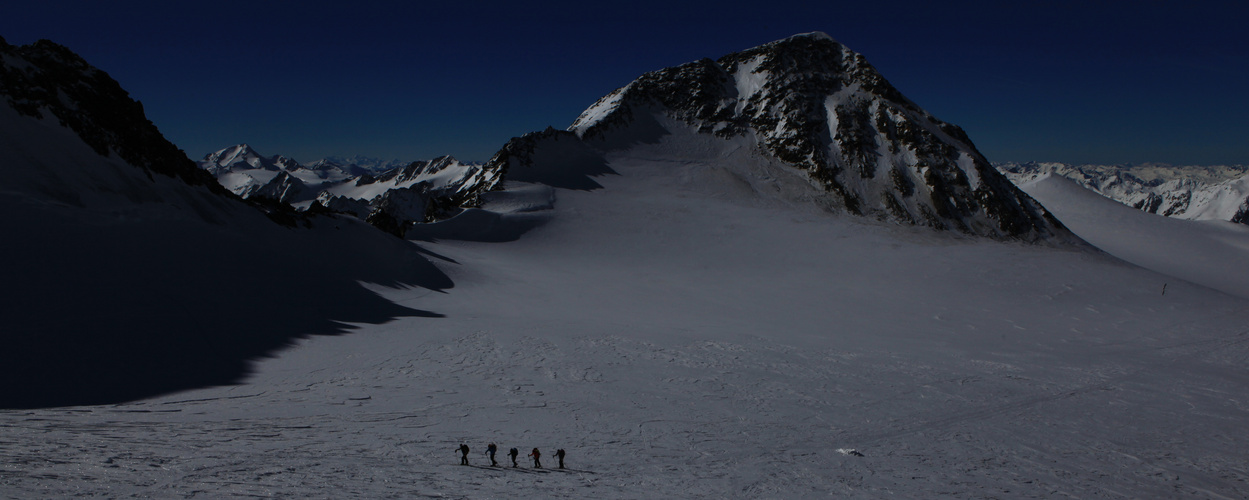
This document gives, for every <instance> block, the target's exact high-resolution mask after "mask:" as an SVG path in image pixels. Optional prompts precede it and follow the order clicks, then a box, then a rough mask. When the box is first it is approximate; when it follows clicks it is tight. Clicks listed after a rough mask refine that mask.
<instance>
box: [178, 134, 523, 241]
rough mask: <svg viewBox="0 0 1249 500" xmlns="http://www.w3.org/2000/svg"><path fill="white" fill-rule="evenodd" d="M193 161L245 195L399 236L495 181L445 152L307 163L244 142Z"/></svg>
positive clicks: (467, 202) (472, 201) (468, 203)
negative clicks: (344, 217)
mask: <svg viewBox="0 0 1249 500" xmlns="http://www.w3.org/2000/svg"><path fill="white" fill-rule="evenodd" d="M199 166H200V168H202V169H204V170H206V171H207V172H208V173H210V174H212V175H213V176H214V177H216V178H217V182H219V183H220V184H221V185H222V186H224V187H225V188H226V189H229V190H230V191H231V192H233V193H234V194H237V195H239V196H240V197H242V198H244V199H249V198H265V199H269V200H274V201H277V202H280V203H283V204H287V205H290V206H292V207H295V208H298V209H301V210H310V209H311V210H313V211H316V210H318V209H328V210H331V211H335V212H343V213H349V214H352V215H355V216H356V217H359V218H361V219H364V220H366V221H368V222H369V223H371V224H373V225H374V226H377V227H379V228H381V229H383V230H385V231H387V232H389V233H392V234H395V235H397V236H400V237H402V236H403V235H404V233H405V232H406V230H407V229H408V228H409V227H411V226H412V225H413V224H417V223H423V222H432V221H435V220H441V219H445V218H448V217H451V216H454V215H456V214H458V213H459V211H460V210H461V209H463V208H464V207H472V206H476V205H477V204H478V200H477V196H478V195H480V194H481V193H483V192H485V191H488V190H490V189H491V188H493V187H494V186H495V185H496V184H497V183H498V181H499V176H498V173H497V172H496V171H494V170H491V169H485V168H483V167H482V165H479V164H467V163H461V162H460V161H458V160H456V159H455V158H452V157H450V156H443V157H439V158H435V159H433V160H429V161H414V162H411V163H402V162H399V161H398V160H390V161H382V160H376V159H372V158H367V157H359V156H355V157H351V158H346V159H343V158H337V157H330V158H324V159H321V160H317V161H315V162H313V163H311V164H309V165H306V166H305V165H302V164H300V163H299V162H297V161H295V160H294V159H291V158H289V157H286V156H282V155H274V156H264V155H262V154H260V153H258V152H256V150H255V149H252V147H251V146H249V145H247V144H239V145H236V146H231V147H228V148H224V149H221V150H219V151H216V152H214V153H211V154H209V155H207V156H205V157H204V159H203V160H201V161H200V162H199ZM314 205H316V206H317V207H315V208H314Z"/></svg>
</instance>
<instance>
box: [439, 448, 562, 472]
mask: <svg viewBox="0 0 1249 500" xmlns="http://www.w3.org/2000/svg"><path fill="white" fill-rule="evenodd" d="M456 450H457V451H459V452H460V465H468V445H467V444H463V443H461V444H460V447H459V448H456ZM498 451H499V447H498V446H495V445H494V443H490V446H487V447H486V456H488V457H490V466H491V467H498V466H499V462H496V461H495V459H494V454H495V453H497V452H498ZM507 455H508V456H509V457H511V458H512V467H519V466H520V464H517V463H516V457H518V456H520V450H517V449H516V448H512V449H511V450H509V451H508V452H507ZM529 456H530V457H533V467H534V468H535V469H541V468H542V452H540V451H538V449H537V448H534V449H533V452H531V453H530V454H529ZM555 458H558V459H559V468H561V469H563V468H564V449H563V448H560V449H558V450H555Z"/></svg>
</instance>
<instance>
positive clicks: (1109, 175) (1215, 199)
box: [996, 162, 1249, 224]
mask: <svg viewBox="0 0 1249 500" xmlns="http://www.w3.org/2000/svg"><path fill="white" fill-rule="evenodd" d="M996 166H997V168H998V170H1000V171H1001V172H1002V173H1003V174H1006V176H1007V177H1008V178H1010V179H1011V180H1012V181H1013V182H1015V183H1016V184H1024V183H1027V182H1032V181H1034V180H1036V179H1038V178H1040V177H1042V176H1046V175H1057V176H1061V177H1066V178H1068V179H1071V180H1073V181H1075V182H1076V183H1078V184H1080V185H1081V186H1084V187H1085V188H1088V189H1090V190H1093V191H1095V192H1097V193H1098V194H1101V195H1102V196H1105V197H1107V198H1110V199H1112V200H1115V201H1118V202H1120V203H1123V204H1124V205H1128V206H1131V207H1134V208H1138V209H1140V210H1144V211H1146V212H1149V213H1153V214H1158V215H1165V216H1167V217H1175V218H1177V219H1190V220H1225V221H1232V222H1236V223H1240V224H1249V166H1246V165H1220V166H1172V165H1167V164H1162V163H1146V164H1139V165H1070V164H1066V163H1037V162H1031V163H1001V164H998V165H996Z"/></svg>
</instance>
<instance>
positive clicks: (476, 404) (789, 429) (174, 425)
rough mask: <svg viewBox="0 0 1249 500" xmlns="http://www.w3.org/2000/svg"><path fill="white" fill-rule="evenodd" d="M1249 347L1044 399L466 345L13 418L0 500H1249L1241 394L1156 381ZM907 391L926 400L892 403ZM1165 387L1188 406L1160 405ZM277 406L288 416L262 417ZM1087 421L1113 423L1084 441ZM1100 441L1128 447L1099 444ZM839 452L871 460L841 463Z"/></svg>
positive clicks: (1142, 367)
mask: <svg viewBox="0 0 1249 500" xmlns="http://www.w3.org/2000/svg"><path fill="white" fill-rule="evenodd" d="M1247 341H1249V337H1246V335H1245V333H1244V332H1241V333H1238V334H1231V335H1228V336H1223V337H1219V338H1211V339H1205V340H1201V341H1193V342H1181V343H1176V344H1173V345H1165V346H1158V347H1154V348H1152V349H1150V350H1149V354H1150V357H1149V358H1148V359H1146V360H1145V361H1143V362H1129V361H1128V358H1127V357H1125V356H1121V355H1120V354H1115V353H1112V354H1106V355H1104V356H1103V357H1106V358H1109V359H1107V360H1105V362H1104V363H1095V364H1093V365H1092V366H1090V368H1089V369H1085V370H1073V373H1071V374H1069V376H1067V377H1064V378H1062V379H1052V380H1034V379H1030V378H1027V377H1025V376H1021V375H1019V373H1018V372H1019V370H1018V369H1013V368H1012V367H1010V366H1009V365H1003V364H997V365H995V364H993V363H984V362H977V361H975V360H966V362H962V363H958V364H952V365H949V366H934V365H931V364H926V363H919V362H913V361H912V360H908V359H906V358H905V357H900V356H899V355H898V354H896V353H886V352H855V353H847V352H840V351H836V350H826V351H822V352H812V351H810V350H799V349H796V348H792V347H787V346H784V345H779V344H775V343H772V342H769V341H767V340H766V339H756V340H755V341H754V342H753V343H749V344H734V343H728V342H718V341H714V342H713V341H699V342H694V343H690V344H687V345H678V346H671V347H661V346H658V345H655V344H652V343H648V342H644V341H639V340H631V339H625V338H621V337H615V336H607V337H595V338H591V337H583V338H578V339H575V341H574V342H572V343H571V344H570V345H565V346H560V345H557V344H555V343H553V342H549V341H544V340H540V339H536V338H532V337H523V338H520V339H519V340H516V341H515V342H514V343H505V342H502V341H500V340H499V339H497V338H495V336H494V335H492V334H490V333H489V332H471V333H466V334H463V335H462V336H459V337H456V338H452V339H450V340H449V341H447V342H425V343H422V344H420V345H418V346H415V349H413V351H412V352H411V353H404V355H403V356H394V357H387V358H383V359H381V360H380V362H376V363H366V364H364V365H362V368H361V369H362V370H367V371H360V372H354V373H352V372H347V373H342V374H341V375H343V376H339V377H334V378H331V379H326V380H322V381H318V382H316V383H313V384H308V385H304V386H296V385H293V384H294V382H296V381H295V380H289V381H287V382H289V383H291V384H292V385H282V384H278V386H277V387H266V388H265V389H266V390H265V391H264V392H258V391H256V388H255V387H249V386H246V385H245V386H239V387H234V388H220V389H216V390H215V391H218V392H219V393H220V394H221V395H220V397H215V398H197V399H190V400H187V399H185V398H177V397H170V398H166V400H159V399H158V400H151V401H146V402H138V403H133V404H124V405H117V406H112V407H90V408H65V409H49V410H35V411H5V412H3V413H0V454H2V455H3V456H4V463H3V467H0V490H3V491H4V492H5V494H6V495H7V496H15V497H27V496H40V497H49V496H70V495H108V496H114V495H118V496H122V495H137V496H158V497H193V496H196V495H205V494H209V495H212V496H260V497H268V496H278V495H280V496H306V497H317V498H329V497H342V496H352V497H365V496H367V497H405V498H406V497H417V498H444V497H456V498H467V497H474V498H476V497H482V496H484V497H487V498H501V497H504V496H509V495H510V494H512V493H519V492H523V493H524V494H525V495H530V496H535V495H536V496H538V497H545V498H586V497H591V496H593V497H609V498H615V497H644V496H650V495H651V494H653V493H654V492H658V491H671V492H673V494H674V495H675V496H688V497H709V498H710V497H781V496H786V497H792V496H825V495H829V494H833V495H849V496H854V497H862V498H867V497H879V496H883V495H888V494H897V493H903V494H904V496H905V492H915V491H924V492H927V494H925V495H924V496H926V497H930V498H992V497H1012V498H1029V497H1044V498H1056V497H1059V498H1061V497H1081V498H1085V497H1104V498H1117V497H1133V496H1137V494H1139V492H1141V491H1151V492H1160V491H1166V492H1169V493H1168V495H1169V496H1175V497H1195V498H1219V497H1220V496H1222V497H1227V498H1244V497H1245V496H1246V495H1249V488H1247V487H1246V480H1249V473H1247V472H1246V470H1245V469H1246V468H1245V467H1244V465H1243V452H1242V451H1241V450H1243V449H1244V446H1245V444H1246V443H1245V438H1244V436H1243V434H1241V433H1232V432H1223V433H1214V434H1210V433H1209V432H1208V430H1209V429H1218V428H1226V426H1219V425H1214V424H1217V423H1218V422H1212V423H1211V422H1209V421H1220V420H1228V419H1233V418H1239V417H1236V416H1235V415H1231V414H1229V410H1228V408H1227V405H1228V400H1229V399H1228V398H1229V397H1232V396H1234V399H1236V400H1237V401H1240V402H1244V401H1249V395H1246V394H1245V391H1244V389H1243V388H1242V387H1239V386H1237V385H1235V384H1230V383H1229V382H1228V381H1220V380H1218V379H1217V378H1211V379H1209V380H1206V379H1202V378H1201V377H1200V376H1199V375H1197V376H1195V377H1193V378H1191V379H1190V380H1188V381H1184V382H1175V383H1174V384H1179V383H1183V384H1184V387H1173V386H1169V385H1168V382H1167V381H1159V380H1155V379H1151V378H1150V375H1149V374H1150V370H1151V367H1156V366H1158V365H1165V364H1167V363H1174V362H1177V361H1180V360H1184V359H1189V358H1202V359H1204V360H1205V361H1206V362H1214V363H1242V364H1243V362H1244V361H1245V359H1246V358H1247V357H1249V356H1247V354H1246V342H1247ZM1125 352H1128V354H1130V355H1131V356H1139V355H1140V353H1139V352H1135V351H1125ZM746 353H749V354H750V355H749V356H746V355H744V354H746ZM583 359H596V360H612V362H610V363H607V364H606V365H603V364H599V365H597V366H591V365H589V364H587V363H585V362H582V361H579V360H583ZM900 376H903V377H907V378H909V379H911V380H914V381H915V383H914V384H910V385H909V386H907V387H894V386H893V382H895V381H897V380H900V379H899V377H900ZM1194 382H1201V385H1193V383H1194ZM1160 384H1161V385H1162V386H1164V387H1163V388H1164V389H1166V393H1167V394H1177V395H1179V401H1163V402H1162V403H1159V402H1158V399H1157V397H1156V395H1155V394H1153V392H1154V391H1157V390H1158V389H1159V387H1158V386H1159V385H1160ZM483 385H484V386H486V387H488V388H489V390H487V391H483V390H482V389H481V387H482V386H483ZM622 388H624V389H625V390H623V391H622V390H621V389H622ZM628 388H634V389H633V390H628ZM637 388H647V389H645V390H638V389H637ZM375 390H377V391H382V392H389V393H392V394H394V393H400V394H404V395H405V397H406V398H407V401H409V402H411V409H410V410H405V411H395V410H392V409H388V408H387V406H391V405H388V404H386V403H383V402H378V401H375V400H374V399H372V398H371V396H370V395H369V394H370V393H371V392H373V391H375ZM240 392H242V393H246V394H241V395H240V394H235V393H240ZM483 394H488V395H490V397H489V398H487V399H482V397H481V396H482V395H483ZM917 399H923V400H924V403H923V405H922V406H916V405H915V404H914V401H915V400H917ZM1164 399H1166V398H1164ZM1160 404H1161V405H1164V406H1166V407H1165V408H1162V409H1158V408H1157V407H1158V406H1159V405H1160ZM1238 404H1239V403H1238ZM1143 406H1150V407H1153V409H1151V412H1153V413H1155V416H1154V418H1157V415H1156V414H1157V413H1159V411H1161V412H1162V414H1164V415H1165V416H1166V417H1167V418H1169V419H1170V421H1171V422H1170V423H1172V424H1173V426H1174V429H1175V432H1174V434H1171V435H1166V436H1159V435H1155V434H1153V433H1152V431H1151V429H1148V428H1145V429H1138V428H1135V427H1134V426H1133V425H1132V414H1133V412H1134V411H1136V410H1137V409H1139V408H1140V407H1143ZM292 407H295V408H298V409H299V411H296V412H290V411H289V408H292ZM726 407H732V408H734V411H733V412H726V411H723V410H724V408H726ZM269 408H287V409H288V410H286V411H285V413H286V414H285V415H282V414H272V415H270V414H266V413H267V411H268V409H269ZM622 408H623V410H622ZM655 408H664V410H663V411H661V412H660V411H655ZM1233 410H1235V411H1237V412H1244V411H1245V408H1244V406H1243V405H1242V406H1240V407H1237V408H1234V409H1233ZM622 412H623V413H622ZM291 413H296V414H293V415H292V414H291ZM1233 413H1234V412H1233ZM655 415H669V416H670V417H666V418H653V417H654V416H655ZM733 415H736V416H733ZM1063 415H1080V416H1081V418H1076V419H1067V418H1062V416H1063ZM225 417H228V418H225ZM1090 419H1091V420H1094V421H1100V420H1107V421H1108V422H1099V425H1097V426H1095V429H1097V430H1098V431H1099V432H1098V433H1090V432H1087V431H1088V429H1087V428H1086V427H1087V422H1088V421H1089V420H1090ZM1116 421H1117V422H1116ZM1080 422H1085V423H1084V424H1081V423H1080ZM1206 423H1210V424H1211V425H1205V424H1206ZM1107 429H1114V432H1112V433H1110V434H1102V433H1104V432H1105V431H1106V430H1107ZM1187 429H1193V431H1192V432H1188V431H1187ZM1193 432H1196V433H1200V435H1193ZM1142 433H1144V434H1145V435H1140V434H1142ZM488 440H494V441H496V442H498V443H499V444H500V447H501V450H500V464H503V465H507V464H508V462H507V459H506V457H505V456H504V455H505V453H506V450H507V448H509V447H512V446H516V447H517V448H520V449H521V450H522V452H521V457H520V461H521V463H522V466H523V468H520V469H511V468H510V467H504V468H498V469H495V468H490V467H482V466H484V465H486V464H487V463H488V461H487V459H486V458H485V457H484V456H482V455H481V452H482V450H484V447H485V446H484V445H485V442H486V441H488ZM461 441H464V442H468V443H469V444H470V446H472V447H473V452H472V453H471V454H470V459H471V460H472V461H473V462H474V463H475V464H476V465H477V466H475V467H462V466H459V465H458V454H457V453H456V452H455V450H454V448H455V447H456V446H458V444H459V443H460V442H461ZM1142 443H1156V446H1150V445H1144V444H1142ZM533 446H538V447H540V448H542V449H543V450H544V451H543V452H544V455H545V456H544V458H546V459H547V461H548V462H547V463H546V464H544V465H546V466H547V467H548V468H549V467H551V466H553V465H554V463H555V458H554V456H553V455H554V449H555V448H556V447H563V448H566V449H569V450H570V454H569V457H568V462H569V465H570V467H573V468H574V469H576V470H573V471H564V472H558V473H555V472H552V471H551V470H550V469H546V470H544V471H538V470H534V469H531V468H529V467H528V465H529V462H527V461H526V457H525V455H527V454H528V450H529V448H532V447H533ZM840 447H848V448H854V449H857V450H859V451H860V452H862V453H863V454H864V456H863V457H856V456H852V455H843V454H839V453H836V452H835V451H834V450H835V449H836V448H840ZM936 471H941V473H940V474H935V473H934V472H936ZM675 485H687V486H688V487H689V489H686V490H673V488H674V486H675Z"/></svg>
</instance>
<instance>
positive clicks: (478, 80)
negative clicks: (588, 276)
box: [0, 1, 1249, 165]
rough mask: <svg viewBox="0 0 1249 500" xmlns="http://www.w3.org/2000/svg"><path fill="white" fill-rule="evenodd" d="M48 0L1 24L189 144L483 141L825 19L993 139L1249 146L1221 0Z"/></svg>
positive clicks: (332, 148) (1102, 155)
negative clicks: (649, 77) (61, 52)
mask: <svg viewBox="0 0 1249 500" xmlns="http://www.w3.org/2000/svg"><path fill="white" fill-rule="evenodd" d="M1015 3H1019V4H1021V5H1011V6H1005V7H1003V6H1000V5H999V3H998V2H947V3H941V5H936V4H937V3H936V2H876V3H872V5H870V6H867V5H863V4H862V3H846V4H842V3H840V2H821V3H819V4H818V5H811V3H809V2H779V3H778V2H769V3H767V4H766V5H764V4H763V3H762V2H733V1H725V2H714V3H709V2H708V3H693V4H689V3H686V4H682V3H676V2H632V3H628V4H618V5H608V4H598V3H592V2H586V3H572V2H547V3H543V2H535V3H507V4H496V3H489V2H476V3H475V2H460V3H458V4H455V5H426V4H423V3H420V2H354V3H352V2H333V3H330V2H267V3H260V4H258V5H259V6H258V5H257V4H253V3H242V2H232V1H225V2H214V3H211V4H198V3H197V4H191V3H187V2H171V3H163V2H160V3H158V2H128V3H125V2H123V3H111V2H55V1H54V2H42V3H39V4H38V5H25V6H18V7H6V9H5V10H6V11H8V12H7V13H6V15H5V16H0V36H3V37H5V38H6V40H7V41H8V42H9V43H11V44H25V43H30V42H33V41H34V40H36V39H40V38H46V39H50V40H52V41H55V42H57V43H60V44H62V45H65V46H67V47H69V48H70V49H71V50H73V51H75V52H77V53H79V54H81V55H82V56H83V57H84V58H86V59H87V61H88V62H90V63H91V64H93V65H95V66H97V67H99V68H101V69H103V70H105V71H107V72H108V73H109V74H110V75H112V76H113V78H115V79H117V80H118V81H119V82H120V83H121V85H122V86H123V87H124V88H125V89H127V90H128V91H129V92H130V94H131V96H133V97H134V98H135V99H138V100H140V101H142V102H143V104H144V107H145V109H146V110H147V113H148V117H149V118H150V119H151V120H152V121H153V122H154V123H155V124H156V125H157V126H158V127H159V128H160V129H161V131H162V132H163V133H164V134H165V135H166V137H168V138H169V139H170V140H171V141H173V142H174V143H175V144H177V145H178V146H179V147H181V148H183V149H184V150H185V151H186V152H187V154H188V155H189V156H190V157H192V158H193V159H199V158H200V157H202V156H203V155H205V154H207V153H209V152H212V151H215V150H217V149H220V148H223V147H226V146H230V145H233V144H237V143H242V142H246V143H248V144H251V145H252V146H253V147H255V148H256V149H257V150H258V151H259V152H261V153H262V154H266V155H273V154H284V155H287V156H291V157H293V158H296V159H297V160H299V161H302V162H310V161H313V160H316V159H318V158H321V157H324V156H330V155H340V156H350V155H365V156H373V157H381V158H399V159H403V160H415V159H428V158H432V157H435V156H440V155H444V154H451V155H453V156H456V157H457V158H460V159H462V160H468V161H481V160H486V159H488V158H489V157H490V156H491V155H492V154H493V153H494V152H495V151H497V149H498V148H499V147H500V146H502V145H503V144H504V143H505V142H506V141H507V140H508V139H509V138H511V137H513V136H518V135H521V134H524V133H526V132H530V131H535V130H541V129H543V128H546V127H547V126H554V127H556V128H565V127H567V126H568V125H569V124H571V123H572V121H573V120H574V119H575V118H576V117H577V115H578V114H579V113H580V112H581V111H582V110H584V109H585V108H587V107H589V106H590V105H591V104H593V103H594V102H595V100H597V99H598V98H599V97H601V96H603V95H604V94H607V93H608V92H611V91H612V90H614V89H616V88H617V87H620V86H623V85H625V84H627V83H629V82H630V81H632V80H633V79H634V78H636V77H637V76H639V75H641V74H642V73H645V72H647V71H652V70H656V69H660V68H663V67H667V66H672V65H676V64H681V63H684V62H689V61H693V60H696V59H700V58H703V57H711V58H717V57H719V56H722V55H724V54H727V53H730V52H735V51H739V50H742V49H746V48H749V47H752V46H755V45H759V44H762V43H767V42H769V41H772V40H776V39H780V38H784V37H787V36H790V35H793V34H796V33H803V32H810V31H823V32H826V33H828V34H829V35H831V36H832V37H833V38H836V39H837V40H839V41H841V42H842V43H844V44H846V45H847V46H849V47H850V48H851V49H853V50H855V51H857V52H859V53H862V54H863V55H864V56H866V57H867V59H868V60H869V61H870V62H871V63H872V64H873V65H875V66H876V67H877V68H878V69H879V70H880V72H881V73H882V74H883V75H884V76H885V77H886V78H888V79H889V80H890V81H891V82H892V83H893V84H894V86H896V87H897V88H898V89H899V90H900V91H901V92H902V93H903V94H904V95H906V96H907V97H909V98H911V99H912V100H913V101H915V102H916V103H917V104H919V105H920V106H921V107H923V108H925V109H927V110H928V111H929V112H931V113H933V114H934V115H935V116H937V117H938V118H940V119H942V120H945V121H948V122H951V123H954V124H957V125H959V126H961V127H963V128H964V129H965V130H966V131H967V133H968V135H970V137H971V138H972V140H973V141H974V142H975V143H976V146H977V147H978V148H979V149H980V150H981V152H983V153H984V154H985V155H986V156H987V157H988V158H989V159H990V160H991V161H1062V162H1069V163H1141V162H1166V163H1172V164H1177V165H1189V164H1204V165H1208V164H1232V163H1239V164H1249V121H1247V120H1246V116H1249V95H1246V90H1247V89H1249V35H1246V30H1244V28H1243V27H1244V25H1245V24H1246V23H1247V22H1249V15H1247V14H1246V9H1245V8H1243V7H1239V6H1238V5H1237V4H1236V3H1231V2H1197V3H1193V2H1188V3H1185V4H1183V6H1181V5H1180V4H1179V3H1175V4H1171V3H1165V2H1148V3H1146V2H1098V3H1096V4H1095V5H1096V6H1095V7H1087V6H1084V5H1085V4H1086V2H1029V3H1027V5H1022V4H1024V3H1023V2H1015Z"/></svg>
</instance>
